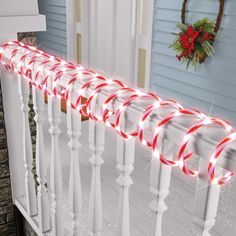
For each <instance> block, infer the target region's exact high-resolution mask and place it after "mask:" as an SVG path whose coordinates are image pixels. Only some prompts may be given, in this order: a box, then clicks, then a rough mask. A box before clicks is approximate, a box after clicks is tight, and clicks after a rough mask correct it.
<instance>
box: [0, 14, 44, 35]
mask: <svg viewBox="0 0 236 236" xmlns="http://www.w3.org/2000/svg"><path fill="white" fill-rule="evenodd" d="M0 29H1V34H2V35H1V38H5V37H4V35H8V34H10V33H13V32H14V33H17V32H36V31H45V30H46V18H45V16H44V15H37V16H1V14H0ZM11 39H12V38H11ZM8 40H9V38H8Z"/></svg>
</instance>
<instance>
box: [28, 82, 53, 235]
mask: <svg viewBox="0 0 236 236" xmlns="http://www.w3.org/2000/svg"><path fill="white" fill-rule="evenodd" d="M32 89H33V103H34V111H35V118H34V119H35V122H36V126H37V136H36V171H37V181H38V187H37V190H38V195H37V197H38V199H37V200H38V217H39V228H40V230H41V232H45V231H47V230H49V229H50V211H49V196H48V189H47V187H46V184H47V170H46V156H45V146H44V136H43V122H44V93H43V92H42V91H40V90H39V89H38V88H36V87H33V88H32Z"/></svg>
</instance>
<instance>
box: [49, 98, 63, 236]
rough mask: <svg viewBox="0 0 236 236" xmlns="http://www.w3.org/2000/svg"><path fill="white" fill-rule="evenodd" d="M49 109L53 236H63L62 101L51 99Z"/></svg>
mask: <svg viewBox="0 0 236 236" xmlns="http://www.w3.org/2000/svg"><path fill="white" fill-rule="evenodd" d="M48 108H49V111H48V112H49V122H50V124H51V127H50V129H49V132H50V134H51V139H52V147H51V168H50V188H51V189H50V190H51V191H50V192H51V216H52V234H53V235H56V236H62V235H64V228H63V223H64V222H63V195H62V194H63V185H62V170H61V160H60V155H59V143H58V138H59V134H60V133H61V131H60V128H59V124H60V122H61V120H60V113H61V101H60V100H59V99H58V98H57V97H49V98H48Z"/></svg>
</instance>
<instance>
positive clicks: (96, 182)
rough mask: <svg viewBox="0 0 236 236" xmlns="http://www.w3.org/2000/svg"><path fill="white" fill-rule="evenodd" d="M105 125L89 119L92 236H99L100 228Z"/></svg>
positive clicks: (90, 218) (90, 219)
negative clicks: (91, 153)
mask: <svg viewBox="0 0 236 236" xmlns="http://www.w3.org/2000/svg"><path fill="white" fill-rule="evenodd" d="M104 138H105V126H104V125H103V124H100V123H95V122H94V121H91V120H90V121H89V139H90V148H91V150H92V151H93V155H92V156H91V158H90V159H89V161H90V162H91V164H92V182H91V192H90V202H89V228H90V231H91V233H92V235H93V236H101V235H102V234H101V230H102V193H101V174H100V170H101V165H102V164H103V163H104V161H103V159H102V156H101V154H102V152H103V150H104Z"/></svg>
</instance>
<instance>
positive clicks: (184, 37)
mask: <svg viewBox="0 0 236 236" xmlns="http://www.w3.org/2000/svg"><path fill="white" fill-rule="evenodd" d="M187 2H188V0H184V1H183V5H182V14H181V21H182V22H181V23H179V24H177V28H178V29H179V31H180V32H179V33H178V34H175V35H176V38H175V39H174V41H173V43H172V45H171V47H172V48H173V49H174V50H175V52H176V53H177V55H176V57H177V59H178V60H179V61H180V62H183V63H187V68H188V66H189V65H190V64H191V65H192V66H195V67H196V66H197V65H198V64H201V63H203V62H204V61H205V60H206V58H207V57H212V56H213V54H214V47H213V44H214V41H215V38H216V35H217V33H218V31H219V29H220V24H221V20H222V17H223V13H224V0H219V2H220V7H219V13H218V16H217V19H216V21H215V22H214V21H210V20H209V19H208V18H204V19H200V20H198V21H196V22H195V23H193V24H191V25H190V24H186V21H185V18H186V8H187Z"/></svg>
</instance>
